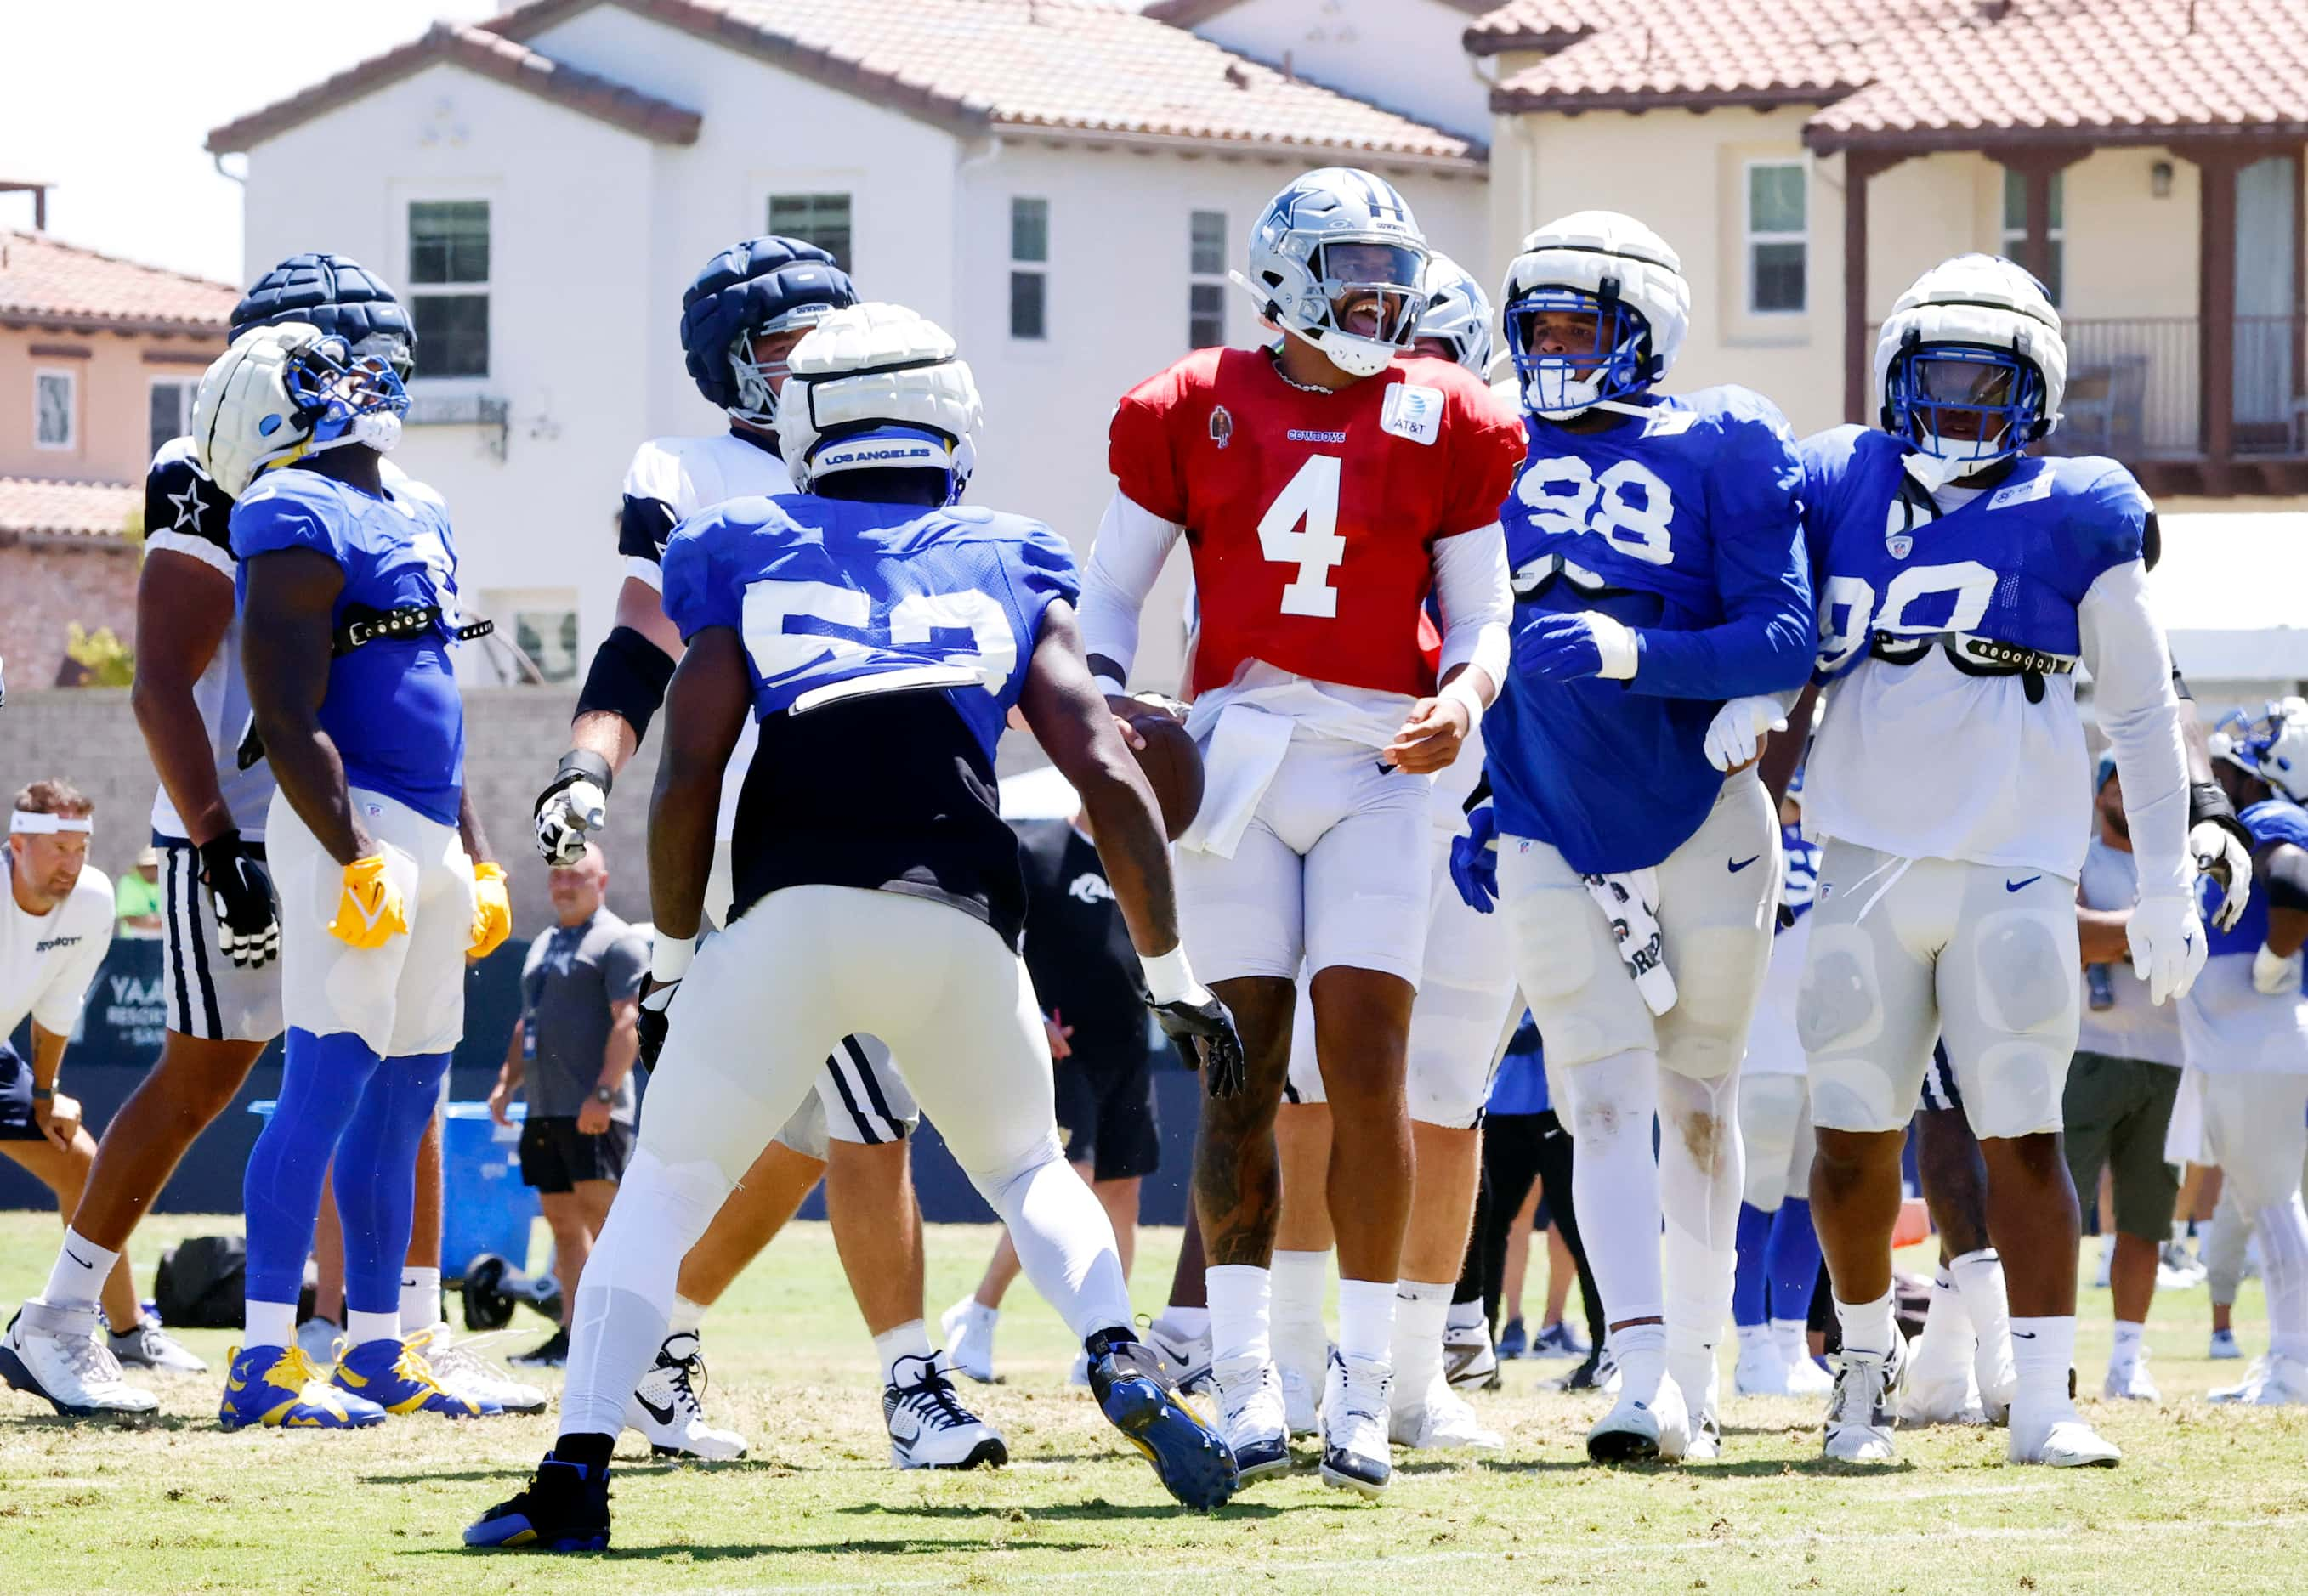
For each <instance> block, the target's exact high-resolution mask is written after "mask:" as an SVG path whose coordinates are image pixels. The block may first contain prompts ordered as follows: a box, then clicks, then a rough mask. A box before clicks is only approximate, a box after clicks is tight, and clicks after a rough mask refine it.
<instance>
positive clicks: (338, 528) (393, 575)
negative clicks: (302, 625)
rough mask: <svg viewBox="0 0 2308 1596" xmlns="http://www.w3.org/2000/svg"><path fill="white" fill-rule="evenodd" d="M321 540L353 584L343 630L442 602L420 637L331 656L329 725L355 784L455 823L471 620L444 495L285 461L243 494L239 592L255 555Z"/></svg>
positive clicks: (317, 546) (236, 512) (237, 510)
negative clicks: (461, 603) (462, 636)
mask: <svg viewBox="0 0 2308 1596" xmlns="http://www.w3.org/2000/svg"><path fill="white" fill-rule="evenodd" d="M283 549H311V550H313V551H314V553H321V554H325V555H327V556H328V557H329V558H330V559H332V560H333V561H335V562H337V565H338V566H339V567H340V569H341V570H342V571H344V577H345V585H344V587H343V588H342V590H341V591H340V592H339V593H338V595H337V601H336V607H335V612H334V614H332V617H331V623H332V626H333V627H335V628H336V629H337V630H338V631H340V632H341V631H343V629H344V628H345V626H346V625H347V624H348V623H349V622H354V621H359V620H364V619H371V618H374V616H375V614H378V613H381V612H384V611H390V610H406V609H418V608H422V609H433V610H437V611H438V612H439V619H438V620H437V621H436V622H435V623H434V624H433V625H431V626H430V627H428V628H427V629H426V630H425V631H422V632H419V633H418V634H416V635H414V636H410V637H392V638H379V639H375V640H374V641H370V642H365V643H363V644H361V645H360V646H359V647H357V648H350V649H347V650H345V651H344V652H341V653H340V654H338V655H337V656H336V657H335V658H334V659H333V660H332V661H331V662H330V665H329V685H328V691H327V694H326V696H325V697H324V698H323V699H322V701H321V715H320V720H321V729H322V730H323V731H324V732H326V733H327V734H329V740H330V741H331V742H333V743H335V744H336V746H337V754H338V757H339V758H340V759H342V760H343V762H344V768H345V782H346V785H349V786H355V787H365V788H367V789H369V790H370V791H372V792H377V793H382V794H384V795H385V796H386V797H389V798H392V799H396V800H398V801H399V802H402V803H405V804H407V805H408V806H409V808H411V809H413V810H415V811H417V812H418V813H419V814H421V815H424V816H426V818H427V819H435V820H438V821H440V822H442V823H443V824H444V825H450V826H453V825H455V824H456V823H457V811H458V806H459V800H460V799H461V796H462V795H463V793H464V787H465V709H464V702H463V700H462V699H461V698H459V697H458V694H457V673H456V667H455V665H454V664H453V663H452V659H451V656H450V650H451V648H453V647H454V646H455V636H454V634H455V631H456V629H457V627H458V626H459V625H460V624H461V616H460V615H459V614H458V608H457V545H456V540H455V539H454V538H453V537H452V536H451V534H450V531H449V514H448V511H446V510H444V508H443V507H442V504H441V502H440V500H438V499H437V498H435V497H433V496H432V495H431V494H430V493H420V492H416V491H413V490H412V488H411V486H410V485H405V484H402V483H399V482H388V483H387V484H386V485H385V491H384V492H383V494H381V495H380V494H375V493H366V492H364V491H362V490H361V489H359V488H357V487H354V486H352V485H350V484H349V483H343V482H340V481H338V480H337V479H336V478H335V477H333V476H323V475H321V473H319V472H317V471H308V470H305V469H302V468H297V467H294V466H290V467H283V468H279V469H276V470H271V471H268V472H266V473H265V474H264V475H263V476H260V477H258V478H257V479H256V482H255V484H254V485H253V486H251V487H250V489H249V491H248V493H247V494H246V495H245V497H243V498H242V499H241V501H240V502H238V503H237V504H236V505H234V506H233V511H232V552H233V553H234V555H235V556H236V557H237V559H238V560H239V562H240V564H239V567H238V569H237V571H236V572H235V573H234V582H235V585H236V588H237V592H238V597H239V600H240V602H241V603H242V605H244V606H245V604H246V602H247V597H248V571H249V562H250V561H252V560H254V559H255V558H257V557H258V556H261V555H263V554H268V553H275V552H277V551H279V550H283Z"/></svg>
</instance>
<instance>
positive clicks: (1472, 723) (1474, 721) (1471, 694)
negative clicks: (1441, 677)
mask: <svg viewBox="0 0 2308 1596" xmlns="http://www.w3.org/2000/svg"><path fill="white" fill-rule="evenodd" d="M1473 674H1475V673H1474V672H1473V671H1471V670H1467V671H1461V672H1460V673H1459V674H1457V675H1455V676H1453V677H1451V680H1449V681H1448V682H1444V683H1443V684H1442V691H1439V692H1437V693H1436V694H1435V695H1434V696H1435V697H1436V698H1438V699H1457V700H1458V701H1459V702H1460V703H1461V704H1464V705H1466V706H1467V716H1468V729H1469V730H1472V729H1473V728H1474V727H1476V726H1478V725H1482V724H1483V709H1484V704H1483V695H1482V694H1480V693H1478V692H1477V691H1475V684H1474V683H1473V682H1470V681H1468V677H1470V676H1472V675H1473Z"/></svg>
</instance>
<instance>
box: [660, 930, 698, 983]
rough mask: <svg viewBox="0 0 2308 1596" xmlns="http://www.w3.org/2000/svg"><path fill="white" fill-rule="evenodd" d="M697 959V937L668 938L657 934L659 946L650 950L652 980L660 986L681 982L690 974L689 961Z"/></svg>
mask: <svg viewBox="0 0 2308 1596" xmlns="http://www.w3.org/2000/svg"><path fill="white" fill-rule="evenodd" d="M694 957H697V939H696V938H695V937H668V936H667V935H666V934H665V933H664V932H663V931H659V932H658V934H657V945H656V946H655V947H654V948H650V980H652V981H655V982H659V984H660V985H662V984H664V983H666V982H675V981H678V980H680V979H681V978H682V977H683V976H684V975H686V974H689V961H690V960H691V959H693V958H694Z"/></svg>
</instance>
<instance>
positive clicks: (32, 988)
mask: <svg viewBox="0 0 2308 1596" xmlns="http://www.w3.org/2000/svg"><path fill="white" fill-rule="evenodd" d="M111 946H112V881H111V880H110V879H109V878H108V877H107V876H106V875H105V873H104V872H103V871H100V870H99V869H97V868H96V867H95V866H94V865H90V866H88V867H86V868H85V869H83V870H82V871H81V872H80V880H78V881H77V882H76V883H74V884H73V889H72V894H71V896H70V897H66V898H65V901H64V902H62V903H60V904H58V905H56V907H55V908H53V909H51V910H49V911H48V912H47V914H26V913H24V911H23V909H22V907H21V906H19V905H18V904H17V902H16V895H15V893H14V892H13V891H12V890H10V889H9V888H8V886H7V885H5V884H4V883H0V1042H4V1041H6V1040H7V1039H8V1036H9V1034H10V1033H12V1032H13V1031H14V1030H15V1028H16V1027H17V1026H18V1025H21V1024H22V1023H23V1019H24V1017H25V1016H26V1015H28V1014H29V1015H30V1016H31V1017H32V1023H33V1024H34V1025H39V1027H40V1028H41V1029H42V1030H44V1031H53V1032H55V1033H56V1034H57V1035H59V1036H69V1035H71V1034H72V1033H73V1025H76V1024H78V1023H79V1020H80V1006H81V1000H82V999H83V998H85V997H87V995H88V988H89V982H92V981H94V980H95V979H96V972H97V966H99V965H101V964H103V963H104V953H105V949H107V948H110V947H111Z"/></svg>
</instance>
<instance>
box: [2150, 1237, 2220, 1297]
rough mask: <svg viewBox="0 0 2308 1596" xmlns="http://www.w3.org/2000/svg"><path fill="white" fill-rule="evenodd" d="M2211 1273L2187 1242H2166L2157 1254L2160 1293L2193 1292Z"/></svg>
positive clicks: (2157, 1277)
mask: <svg viewBox="0 0 2308 1596" xmlns="http://www.w3.org/2000/svg"><path fill="white" fill-rule="evenodd" d="M2207 1274H2209V1271H2208V1270H2207V1269H2206V1268H2205V1267H2204V1265H2203V1261H2202V1260H2201V1259H2200V1258H2199V1257H2196V1255H2195V1254H2194V1253H2192V1252H2190V1251H2189V1250H2188V1244H2187V1243H2186V1242H2185V1241H2166V1243H2164V1245H2163V1247H2162V1248H2159V1249H2158V1250H2157V1255H2156V1289H2157V1291H2193V1290H2194V1289H2195V1288H2196V1287H2198V1286H2200V1285H2201V1284H2203V1283H2204V1280H2205V1277H2206V1276H2207Z"/></svg>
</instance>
